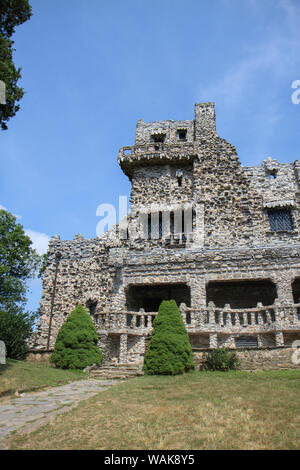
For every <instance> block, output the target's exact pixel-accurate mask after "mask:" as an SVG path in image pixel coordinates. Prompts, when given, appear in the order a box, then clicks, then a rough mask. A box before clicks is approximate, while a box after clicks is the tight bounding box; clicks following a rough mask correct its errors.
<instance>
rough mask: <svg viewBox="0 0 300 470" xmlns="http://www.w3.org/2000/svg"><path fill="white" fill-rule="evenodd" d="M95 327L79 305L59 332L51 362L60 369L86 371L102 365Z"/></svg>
mask: <svg viewBox="0 0 300 470" xmlns="http://www.w3.org/2000/svg"><path fill="white" fill-rule="evenodd" d="M97 342H98V335H97V332H96V328H95V325H94V323H93V321H92V319H91V317H90V316H89V315H88V313H87V312H86V311H85V310H84V308H83V307H82V305H77V307H76V308H75V310H73V312H71V313H70V315H69V316H68V318H67V320H66V321H65V323H64V324H63V325H62V327H61V329H60V330H59V332H58V335H57V338H56V342H55V346H54V351H53V353H52V355H51V358H50V361H51V362H52V363H53V364H55V365H56V367H59V368H60V369H84V368H85V367H87V366H91V365H92V364H101V362H102V352H101V351H100V349H99V348H98V346H97Z"/></svg>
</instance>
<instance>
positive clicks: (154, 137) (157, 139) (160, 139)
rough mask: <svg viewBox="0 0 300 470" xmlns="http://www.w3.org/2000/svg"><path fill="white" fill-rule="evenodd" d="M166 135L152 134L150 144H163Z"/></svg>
mask: <svg viewBox="0 0 300 470" xmlns="http://www.w3.org/2000/svg"><path fill="white" fill-rule="evenodd" d="M165 138H166V134H153V135H151V142H155V143H163V142H164V141H165Z"/></svg>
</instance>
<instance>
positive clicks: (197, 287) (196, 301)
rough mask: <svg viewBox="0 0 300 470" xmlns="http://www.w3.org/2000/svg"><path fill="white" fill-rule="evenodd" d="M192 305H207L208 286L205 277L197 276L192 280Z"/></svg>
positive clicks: (195, 306)
mask: <svg viewBox="0 0 300 470" xmlns="http://www.w3.org/2000/svg"><path fill="white" fill-rule="evenodd" d="M190 288H191V306H192V307H194V308H201V307H205V306H206V288H205V279H204V277H202V278H201V277H198V276H195V277H193V278H191V280H190Z"/></svg>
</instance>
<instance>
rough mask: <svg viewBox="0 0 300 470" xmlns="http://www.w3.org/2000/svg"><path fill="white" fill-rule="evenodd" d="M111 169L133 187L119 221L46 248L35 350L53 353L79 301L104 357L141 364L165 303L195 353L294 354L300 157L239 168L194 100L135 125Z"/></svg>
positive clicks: (298, 308)
mask: <svg viewBox="0 0 300 470" xmlns="http://www.w3.org/2000/svg"><path fill="white" fill-rule="evenodd" d="M118 162H119V164H120V167H121V169H122V170H123V172H124V173H125V174H126V175H127V176H128V178H129V180H130V182H131V185H132V187H131V207H130V212H129V214H128V217H127V219H126V220H125V221H123V222H122V223H121V224H119V225H117V226H116V227H114V228H112V229H110V230H109V231H108V232H106V233H105V234H104V235H102V236H101V237H98V238H96V239H90V240H85V239H84V238H83V237H82V236H81V235H80V234H78V235H76V236H75V238H74V240H67V241H62V240H60V237H59V236H54V237H53V238H52V239H51V241H50V244H49V251H48V265H47V268H46V271H45V274H44V278H43V294H42V300H41V315H40V321H39V326H38V331H37V333H36V334H35V336H34V338H33V343H32V350H33V352H34V353H35V355H36V354H42V353H47V352H48V353H49V351H51V349H52V348H53V345H54V343H55V339H56V335H57V333H58V330H59V328H60V327H61V325H62V324H63V322H64V321H65V319H66V318H67V316H68V315H69V313H70V312H71V311H72V310H73V309H74V307H75V306H76V305H77V304H82V305H83V306H84V307H85V308H86V309H87V311H89V313H90V315H91V316H92V318H93V320H94V322H95V325H96V328H97V331H98V335H99V346H100V348H101V350H102V351H103V353H104V360H105V361H106V362H108V361H114V362H119V363H123V362H133V363H140V362H141V361H143V356H144V354H145V350H146V347H147V342H148V340H149V338H150V336H151V330H152V322H153V319H154V318H155V315H156V314H157V311H158V307H159V304H160V302H161V301H162V300H164V299H165V300H167V299H171V298H173V299H175V300H176V302H177V304H178V305H179V306H180V311H181V313H182V316H183V319H184V322H185V324H186V327H187V330H188V333H189V336H190V341H191V344H192V347H193V349H194V351H195V353H197V352H198V353H199V354H201V351H203V350H205V349H209V348H216V347H221V346H227V347H229V348H238V349H239V350H240V349H242V351H244V350H245V351H250V353H249V354H252V353H251V351H253V354H254V351H256V353H255V354H256V356H258V357H259V360H260V362H261V361H262V357H265V358H266V359H265V360H266V361H268V360H269V359H268V358H270V357H271V356H270V354H271V353H270V351H275V353H274V354H275V355H276V354H277V353H276V351H279V350H284V348H286V351H291V347H292V345H293V342H294V341H295V340H299V339H300V239H299V227H300V225H299V224H300V220H299V201H300V199H299V197H300V186H299V185H300V179H299V178H300V161H299V160H296V161H295V162H294V163H285V164H280V163H279V162H278V161H276V160H274V159H272V158H270V157H268V158H267V159H266V160H264V161H263V162H262V164H261V165H260V166H257V167H243V166H241V164H240V162H239V160H238V155H237V152H236V149H235V147H233V145H231V144H230V143H229V142H227V141H226V140H225V139H223V138H221V137H219V136H218V134H217V132H216V122H215V109H214V104H213V103H197V104H196V105H195V119H193V120H189V121H172V120H168V121H159V122H150V123H146V122H144V121H143V120H142V119H140V120H139V121H138V122H137V126H136V138H135V144H134V145H133V146H130V147H123V148H121V149H120V151H119V155H118ZM257 351H262V352H260V353H259V354H257ZM263 351H267V352H268V354H266V355H265V356H263ZM249 354H248V353H247V357H249ZM276 357H277V356H276ZM284 361H285V362H284V363H285V364H286V356H285V359H284ZM248 363H249V361H248Z"/></svg>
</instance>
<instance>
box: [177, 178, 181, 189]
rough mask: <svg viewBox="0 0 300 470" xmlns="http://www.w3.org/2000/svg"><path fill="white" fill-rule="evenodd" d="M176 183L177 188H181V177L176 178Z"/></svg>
mask: <svg viewBox="0 0 300 470" xmlns="http://www.w3.org/2000/svg"><path fill="white" fill-rule="evenodd" d="M177 182H178V186H179V187H180V188H181V186H182V176H177Z"/></svg>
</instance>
